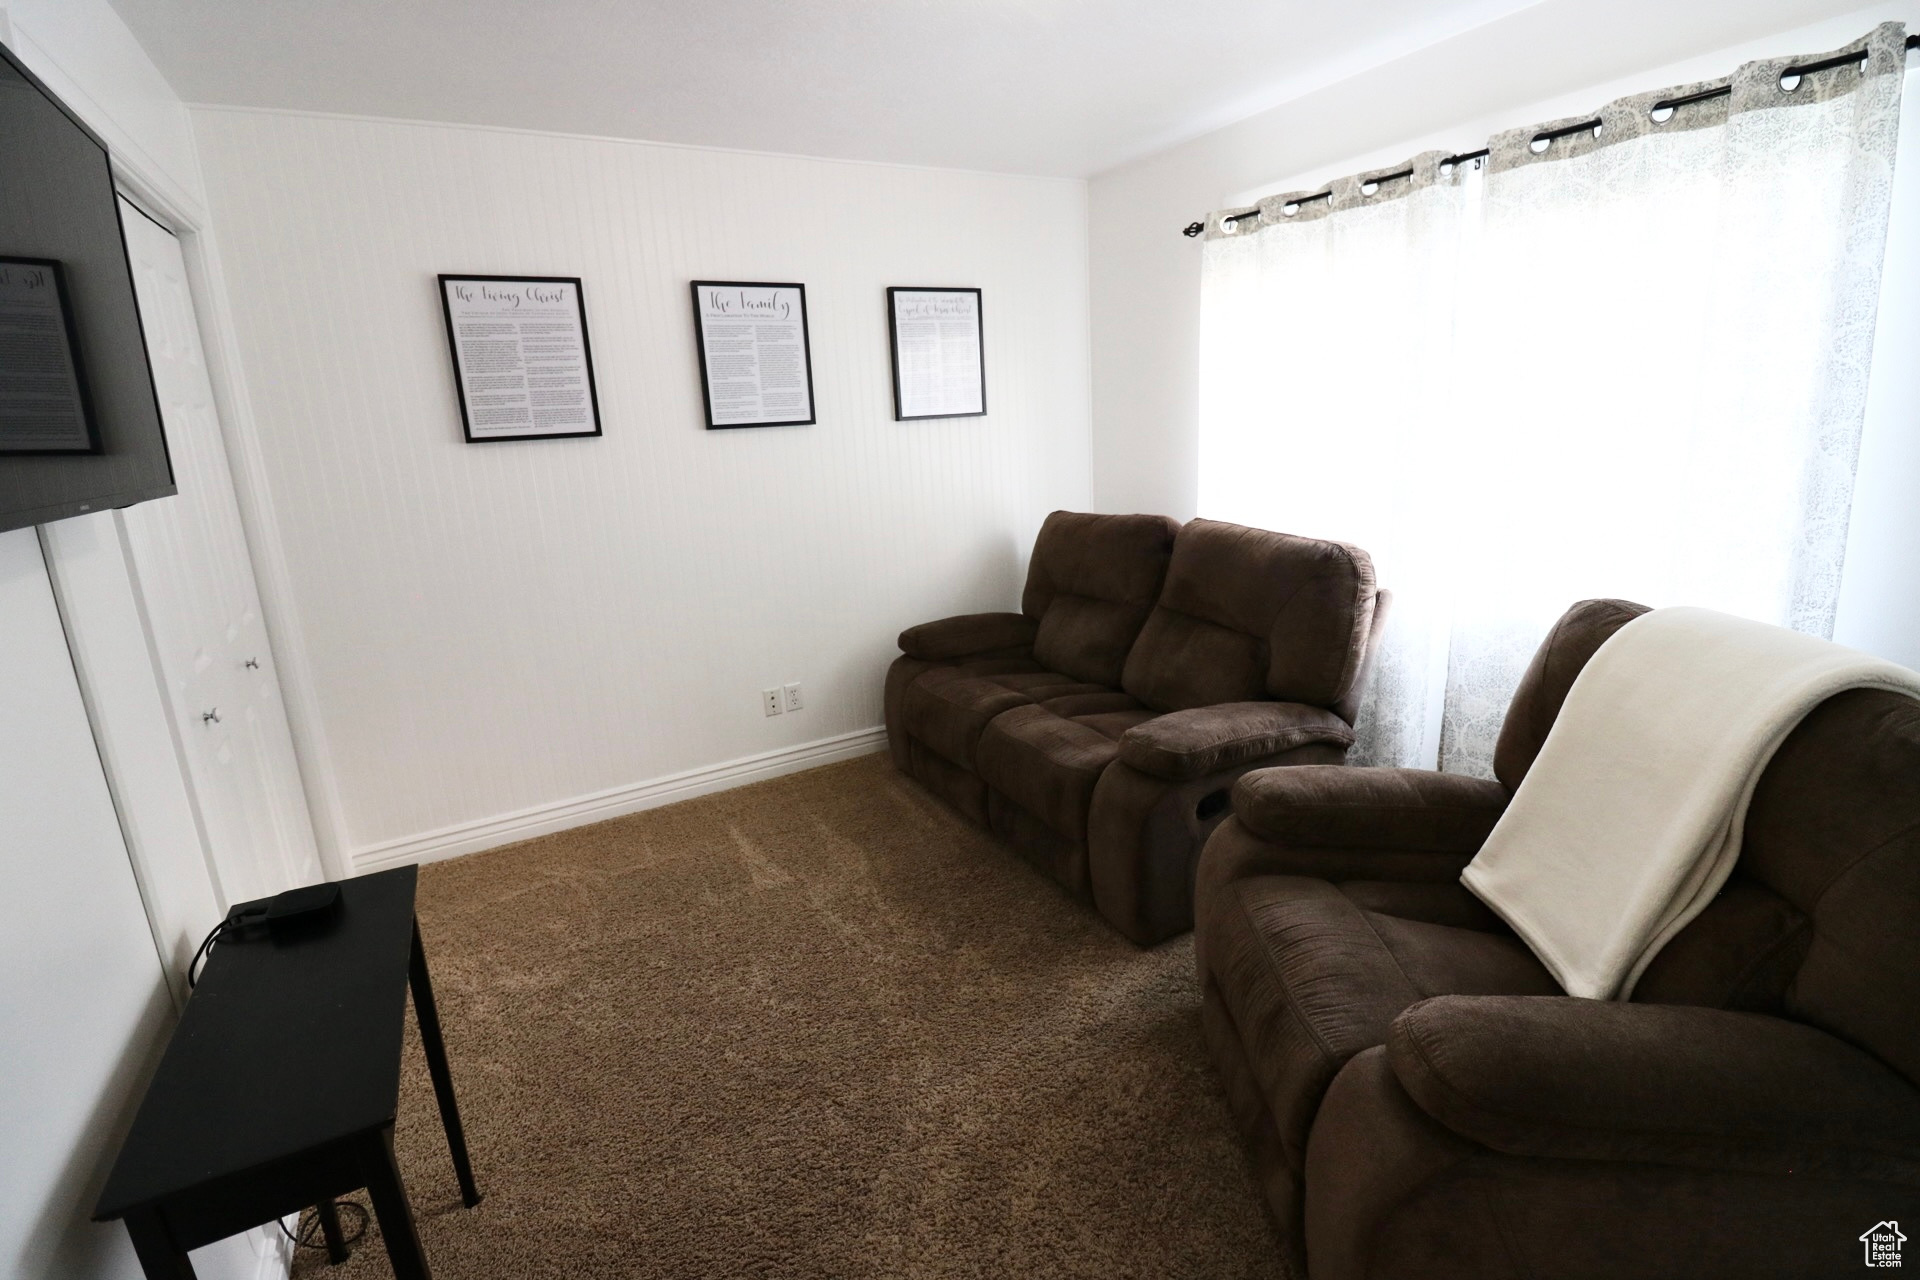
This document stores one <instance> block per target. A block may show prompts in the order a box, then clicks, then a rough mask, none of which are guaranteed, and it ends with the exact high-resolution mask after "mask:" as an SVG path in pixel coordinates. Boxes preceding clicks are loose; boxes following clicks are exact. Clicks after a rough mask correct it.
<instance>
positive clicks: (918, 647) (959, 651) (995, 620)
mask: <svg viewBox="0 0 1920 1280" xmlns="http://www.w3.org/2000/svg"><path fill="white" fill-rule="evenodd" d="M1039 630H1040V624H1039V623H1038V622H1036V621H1034V620H1033V619H1032V618H1029V617H1028V616H1027V615H1026V614H1024V613H963V614H960V615H958V616H957V617H952V618H942V619H940V620H939V621H938V622H923V623H921V624H920V625H919V626H917V627H908V628H907V629H906V630H905V631H902V632H901V633H900V652H902V653H904V654H906V655H907V656H908V657H909V658H919V659H920V660H921V661H923V662H948V661H951V660H952V659H954V658H966V657H971V656H972V655H974V654H979V653H997V652H1000V651H1001V650H1005V649H1023V648H1028V647H1031V646H1032V644H1033V637H1034V636H1035V635H1036V634H1038V632H1039Z"/></svg>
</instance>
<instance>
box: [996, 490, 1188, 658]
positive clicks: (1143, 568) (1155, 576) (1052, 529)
mask: <svg viewBox="0 0 1920 1280" xmlns="http://www.w3.org/2000/svg"><path fill="white" fill-rule="evenodd" d="M1179 528H1180V525H1179V522H1178V521H1176V520H1172V519H1169V518H1168V517H1166V516H1112V515H1088V514H1086V513H1084V512H1075V511H1056V512H1054V513H1053V514H1052V515H1050V516H1048V517H1047V519H1046V522H1045V523H1044V524H1042V525H1041V526H1040V536H1039V537H1038V538H1037V539H1035V541H1034V544H1033V559H1032V561H1031V562H1030V563H1029V565H1028V568H1027V586H1026V590H1025V591H1024V592H1023V593H1022V595H1021V598H1020V610H1021V612H1022V613H1024V614H1026V615H1027V616H1028V617H1030V618H1037V619H1038V620H1039V624H1040V625H1039V630H1038V633H1037V634H1036V635H1035V637H1034V641H1033V652H1034V657H1035V658H1037V659H1038V660H1039V661H1040V662H1041V664H1042V665H1044V666H1046V667H1047V668H1049V669H1051V670H1054V671H1060V672H1064V673H1066V674H1067V675H1070V676H1073V677H1074V678H1075V679H1078V680H1085V681H1088V682H1090V683H1094V684H1105V685H1118V684H1119V683H1120V672H1121V669H1122V667H1123V666H1124V665H1125V663H1126V660H1127V651H1128V650H1129V649H1131V648H1132V647H1133V642H1134V639H1135V637H1137V636H1138V635H1139V634H1140V625H1141V624H1142V623H1143V622H1145V621H1146V620H1147V614H1148V612H1149V611H1150V610H1151V609H1152V608H1153V602H1154V601H1155V600H1157V599H1158V598H1159V596H1160V587H1161V583H1162V582H1163V581H1164V580H1165V578H1166V573H1167V561H1168V558H1169V557H1170V556H1171V554H1172V551H1173V535H1174V533H1175V532H1176V531H1177V530H1178V529H1179Z"/></svg>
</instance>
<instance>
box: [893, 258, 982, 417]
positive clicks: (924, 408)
mask: <svg viewBox="0 0 1920 1280" xmlns="http://www.w3.org/2000/svg"><path fill="white" fill-rule="evenodd" d="M887 332H888V333H889V334H890V335H891V337H892V340H893V417H894V420H895V421H896V422H904V421H906V420H908V419H910V418H978V417H981V416H983V415H985V413H986V412H987V370H986V364H985V361H984V359H983V356H982V340H981V329H980V291H979V290H978V289H909V288H894V289H888V290H887Z"/></svg>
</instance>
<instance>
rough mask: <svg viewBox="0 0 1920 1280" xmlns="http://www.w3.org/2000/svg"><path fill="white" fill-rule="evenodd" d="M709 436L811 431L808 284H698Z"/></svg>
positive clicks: (696, 318) (697, 327)
mask: <svg viewBox="0 0 1920 1280" xmlns="http://www.w3.org/2000/svg"><path fill="white" fill-rule="evenodd" d="M692 288H693V327H694V333H695V334H696V336H697V337H698V339H699V347H700V395H701V398H702V399H703V400H704V401H705V402H706V406H707V430H709V431H718V430H721V429H723V428H727V427H806V426H812V425H813V348H812V346H811V345H810V343H809V341H808V336H807V286H805V285H803V284H764V283H757V282H747V281H738V280H695V281H693V283H692Z"/></svg>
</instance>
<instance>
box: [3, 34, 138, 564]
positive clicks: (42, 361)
mask: <svg viewBox="0 0 1920 1280" xmlns="http://www.w3.org/2000/svg"><path fill="white" fill-rule="evenodd" d="M173 492H174V484H173V467H172V464H171V463H170V462H169V460H168V458H167V440H166V435H165V433H164V432H163V431H162V429H161V426H160V406H159V403H158V401H157V399H156V398H155V396H154V390H153V374H152V371H151V369H150V368H149V367H148V364H147V344H146V338H145V336H144V334H143V333H142V331H141V328H140V308H139V306H138V304H137V302H136V301H135V298H134V293H133V272H132V270H131V268H130V267H129V266H128V263H127V245H126V240H125V238H124V237H123V235H122V233H121V229H120V208H119V201H118V200H116V199H115V198H114V186H113V172H112V169H111V167H110V166H109V164H108V159H107V148H106V144H105V143H103V142H101V140H100V139H99V137H98V136H97V135H95V134H94V132H93V131H92V130H91V129H89V128H87V127H86V126H85V125H84V124H82V123H80V120H79V118H78V117H77V116H75V115H74V114H73V113H72V112H71V111H69V110H67V108H66V107H65V106H64V105H63V104H62V103H61V102H60V100H59V99H58V98H56V97H54V96H53V94H52V93H51V92H49V91H48V89H47V87H46V86H45V85H43V84H41V83H40V81H39V80H38V79H36V78H35V77H34V75H33V74H32V73H31V72H29V71H28V70H27V69H26V68H25V67H24V66H22V65H21V64H20V63H19V61H18V60H17V59H15V58H14V56H13V54H12V53H11V52H10V51H8V50H7V49H6V47H5V46H3V45H0V530H6V529H18V528H21V527H22V526H25V525H31V524H45V523H46V522H47V521H50V520H59V519H63V518H65V517H67V516H75V515H81V514H83V513H85V512H88V511H99V510H102V509H104V508H107V507H124V506H129V505H131V504H132V503H135V502H144V501H146V500H147V499H148V498H160V497H165V496H166V495H167V494H170V493H173Z"/></svg>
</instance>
